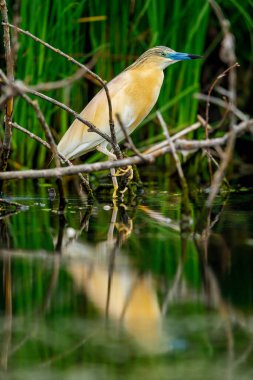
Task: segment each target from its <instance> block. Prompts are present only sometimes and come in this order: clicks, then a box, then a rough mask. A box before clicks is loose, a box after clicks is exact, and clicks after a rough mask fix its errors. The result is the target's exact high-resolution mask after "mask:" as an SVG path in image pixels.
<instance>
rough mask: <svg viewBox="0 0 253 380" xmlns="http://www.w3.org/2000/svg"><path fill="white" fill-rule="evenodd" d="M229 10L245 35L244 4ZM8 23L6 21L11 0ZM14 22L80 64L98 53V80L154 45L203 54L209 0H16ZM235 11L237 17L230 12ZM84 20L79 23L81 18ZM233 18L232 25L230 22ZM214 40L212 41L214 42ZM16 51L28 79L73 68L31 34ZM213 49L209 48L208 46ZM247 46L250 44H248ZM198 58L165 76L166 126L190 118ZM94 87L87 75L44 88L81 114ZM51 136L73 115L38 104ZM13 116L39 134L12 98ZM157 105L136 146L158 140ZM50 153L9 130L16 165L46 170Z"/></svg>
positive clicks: (19, 69) (30, 115)
mask: <svg viewBox="0 0 253 380" xmlns="http://www.w3.org/2000/svg"><path fill="white" fill-rule="evenodd" d="M219 2H220V4H221V6H222V7H223V6H224V7H226V8H225V10H226V9H227V8H228V14H229V16H230V12H231V22H232V25H235V26H236V25H237V23H238V18H239V17H238V15H239V16H240V18H241V19H242V20H243V21H244V22H245V28H246V29H247V31H248V34H249V35H250V36H251V32H250V31H251V30H252V21H251V18H250V17H249V14H248V7H249V5H248V4H241V3H239V2H238V1H236V0H233V1H231V2H229V3H225V4H224V5H223V3H221V1H219ZM9 3H10V5H9V8H10V20H11V18H12V7H11V4H12V1H9ZM20 4H21V5H20V17H21V24H20V26H21V27H22V28H24V29H26V30H29V31H30V32H31V33H33V34H35V35H36V36H38V37H40V38H42V39H44V40H46V41H47V42H49V43H51V44H52V45H53V46H55V47H58V48H59V49H62V50H63V51H65V52H66V53H69V54H70V55H72V56H73V57H75V58H77V59H78V60H80V61H81V62H87V61H88V59H89V58H90V57H91V56H92V55H94V54H95V53H97V54H98V59H97V63H96V65H95V67H94V68H93V69H94V71H95V72H96V73H98V74H99V75H100V76H101V77H102V78H104V79H106V80H110V79H111V78H112V77H114V76H115V75H117V74H118V73H119V72H120V71H122V70H123V69H124V68H125V67H126V66H127V65H129V64H130V63H132V62H133V60H135V59H136V57H137V56H139V55H140V54H141V53H142V52H143V51H145V50H146V49H148V48H150V47H152V46H155V45H167V46H170V47H172V48H173V49H175V50H177V51H185V52H189V53H193V54H194V53H195V54H204V49H205V46H204V45H205V40H206V31H207V27H208V22H209V20H210V15H212V17H214V16H213V13H212V12H210V7H209V3H208V1H203V0H189V1H188V2H186V3H185V1H183V0H177V1H171V2H167V1H165V0H159V1H156V0H146V1H144V2H143V1H136V2H132V1H130V0H127V1H124V2H118V1H110V2H109V1H103V2H101V1H100V0H92V1H91V0H87V1H84V2H74V1H69V0H62V1H60V0H55V1H53V2H51V1H49V0H45V1H44V2H40V1H38V0H34V1H33V2H30V1H28V0H22V2H20ZM233 10H236V14H234V13H232V11H233ZM92 16H105V19H104V20H101V21H92V22H89V20H88V21H87V18H89V17H92ZM82 17H85V18H86V20H85V22H83V21H82V20H79V19H80V18H82ZM233 23H234V24H233ZM218 42H219V39H217V42H216V44H217V43H218ZM19 44H20V47H19V51H18V59H17V63H16V73H15V76H16V78H18V79H21V80H24V81H25V82H26V83H29V84H36V83H39V82H49V81H54V80H59V79H62V78H65V77H67V76H70V75H71V74H73V73H74V72H75V71H76V70H77V68H76V67H75V66H74V65H73V64H71V63H70V62H68V61H67V60H66V59H64V58H62V57H60V56H58V55H57V54H55V53H53V52H52V51H49V50H48V49H46V48H45V47H43V46H41V45H39V44H37V43H36V42H35V41H33V40H32V39H30V38H28V37H26V36H23V35H19ZM214 47H215V46H213V48H214ZM251 51H252V49H251ZM202 63H203V61H193V62H181V63H177V64H176V65H173V66H172V67H170V68H169V69H168V70H167V71H166V73H165V81H164V85H163V88H162V91H161V94H160V97H159V101H158V105H157V106H156V109H157V108H159V109H160V111H161V112H162V114H163V116H164V118H165V120H166V122H167V123H168V125H169V127H170V128H172V129H173V131H174V130H179V129H181V128H182V127H184V126H186V125H188V124H190V123H192V122H194V121H195V119H196V112H197V106H198V103H197V101H196V100H195V99H193V94H194V93H195V92H196V91H198V90H199V82H200V74H201V65H202ZM97 90H98V87H97V86H95V85H93V84H91V83H90V82H88V81H87V80H86V79H83V80H79V81H76V82H74V83H73V84H72V85H70V86H68V87H67V88H63V89H60V90H55V91H50V92H48V95H49V96H52V97H55V98H56V99H58V100H60V101H62V102H64V103H66V104H67V105H70V106H71V107H72V108H73V109H75V110H76V111H81V109H82V108H83V107H84V105H85V104H87V102H88V101H89V100H90V98H91V97H92V96H93V95H94V94H95V93H96V91H97ZM39 102H40V105H41V108H42V111H43V112H44V114H45V117H46V119H47V122H48V123H49V125H50V126H51V128H52V130H53V133H54V136H55V139H56V141H59V139H60V137H61V136H62V135H63V133H64V132H65V130H66V129H67V128H68V126H69V125H70V123H71V122H72V118H71V117H69V115H67V114H66V112H65V111H63V110H60V109H58V108H56V107H54V106H53V105H52V104H49V103H46V102H42V101H39ZM14 119H15V121H16V122H18V123H19V124H21V125H22V126H24V127H26V128H27V129H29V130H31V131H32V132H34V133H36V134H38V135H40V136H42V137H44V136H43V132H42V128H41V127H40V125H39V124H38V121H37V119H36V117H35V115H34V112H33V110H31V109H30V108H29V107H28V106H27V104H26V103H24V102H23V101H22V100H17V101H16V103H15V112H14ZM154 120H155V109H154V110H153V111H152V112H151V114H150V115H149V116H148V118H146V120H145V121H144V122H143V124H144V125H145V126H144V128H140V129H139V131H138V132H136V133H135V136H134V139H135V142H136V143H137V144H138V146H141V145H142V143H141V142H143V141H145V144H146V143H150V142H151V141H155V140H158V139H159V138H162V132H161V129H160V127H159V126H158V125H157V124H156V123H154V122H153V121H154ZM48 157H49V154H48V153H47V152H46V151H45V149H44V148H43V147H40V146H38V144H37V143H36V142H34V141H32V140H30V139H27V137H25V136H24V135H23V134H22V133H21V132H18V131H14V133H13V153H12V164H13V165H16V166H17V165H18V166H19V165H21V166H22V167H45V165H46V163H47V158H48Z"/></svg>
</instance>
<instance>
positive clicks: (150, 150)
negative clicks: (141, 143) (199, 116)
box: [143, 122, 201, 154]
mask: <svg viewBox="0 0 253 380" xmlns="http://www.w3.org/2000/svg"><path fill="white" fill-rule="evenodd" d="M199 127H201V123H199V122H197V123H194V124H192V125H190V126H189V127H186V128H185V129H183V130H182V131H180V132H178V133H175V135H173V136H171V140H172V141H176V140H177V139H179V138H180V137H182V136H185V135H187V134H188V133H191V132H193V131H195V130H196V129H198V128H199ZM168 145H169V142H168V141H167V140H166V141H162V142H160V143H158V144H156V145H153V146H151V147H150V148H148V149H146V150H145V151H144V152H143V154H149V153H153V152H154V151H155V150H157V149H160V148H164V147H166V146H168Z"/></svg>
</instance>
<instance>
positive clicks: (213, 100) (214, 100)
mask: <svg viewBox="0 0 253 380" xmlns="http://www.w3.org/2000/svg"><path fill="white" fill-rule="evenodd" d="M193 97H194V98H195V99H198V100H203V101H204V102H206V101H207V100H208V101H209V103H212V104H215V105H217V106H219V107H222V108H225V109H227V108H228V110H229V111H230V112H233V113H234V114H235V115H236V116H237V117H238V119H240V120H242V121H247V120H249V117H248V116H247V115H245V113H243V112H242V111H240V110H239V109H238V108H236V107H235V106H234V105H233V104H231V103H229V106H228V103H227V102H225V101H224V100H222V99H219V98H217V97H215V96H209V97H208V95H205V94H200V93H196V94H194V95H193Z"/></svg>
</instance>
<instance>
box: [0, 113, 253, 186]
mask: <svg viewBox="0 0 253 380" xmlns="http://www.w3.org/2000/svg"><path fill="white" fill-rule="evenodd" d="M252 126H253V119H251V120H249V121H245V122H241V123H240V124H239V125H237V126H235V127H234V131H233V132H232V131H230V132H228V133H226V134H225V135H224V136H223V137H218V138H214V139H209V140H201V141H199V140H179V139H178V140H177V141H176V142H175V144H174V145H175V149H176V150H177V151H184V150H189V151H191V150H196V149H206V148H210V147H216V146H218V145H219V146H220V145H224V144H225V143H226V142H227V141H228V139H229V138H230V136H231V133H235V134H236V135H238V134H240V133H242V132H244V131H245V130H247V129H249V128H251V127H252ZM168 152H171V147H164V148H160V149H157V150H156V151H155V152H153V153H152V154H151V153H150V154H144V157H145V159H146V160H147V161H149V162H150V163H152V162H154V161H155V159H156V158H157V157H160V156H162V155H164V154H166V153H168ZM133 164H143V160H142V159H141V158H140V157H138V156H133V157H129V158H124V159H122V160H116V161H106V162H96V163H94V164H82V165H73V166H71V167H64V168H56V169H44V170H24V171H12V172H5V173H0V179H1V180H4V179H14V178H17V179H22V178H50V177H58V176H66V175H72V174H77V173H91V172H96V171H101V170H105V169H110V168H118V167H125V166H127V165H133Z"/></svg>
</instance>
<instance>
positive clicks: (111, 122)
mask: <svg viewBox="0 0 253 380" xmlns="http://www.w3.org/2000/svg"><path fill="white" fill-rule="evenodd" d="M2 24H3V25H6V26H8V27H10V28H13V29H15V30H17V31H18V32H20V33H22V34H25V35H26V36H28V37H30V38H32V39H33V40H34V41H36V42H38V43H40V44H42V45H44V46H45V47H47V48H48V49H50V50H52V51H54V52H55V53H57V54H59V55H61V56H62V57H64V58H66V59H67V60H68V61H70V62H72V63H74V64H76V65H77V66H79V67H81V68H83V69H85V70H86V71H87V72H88V73H89V74H90V75H91V76H92V77H93V78H94V79H96V80H97V81H98V82H99V83H100V84H101V86H102V87H103V88H104V90H105V93H106V97H107V102H108V109H109V125H110V132H111V140H112V144H111V145H112V147H113V150H114V152H115V155H116V156H117V158H122V154H121V151H120V148H119V145H118V143H117V140H116V134H115V129H114V120H113V112H112V102H111V98H110V94H109V90H108V87H107V84H106V82H105V81H104V80H103V79H102V78H101V77H100V76H99V75H97V74H95V73H94V72H93V71H91V70H90V69H89V68H88V67H87V66H85V65H83V64H82V63H80V62H78V61H77V60H75V59H74V58H73V57H71V56H70V55H68V54H66V53H64V52H63V51H61V50H60V49H57V48H55V47H53V46H52V45H50V44H49V43H47V42H45V41H43V40H41V39H40V38H38V37H36V36H34V35H33V34H32V33H30V32H28V31H25V30H23V29H21V28H18V27H17V26H15V25H12V24H9V23H8V21H7V22H4V23H2Z"/></svg>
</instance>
